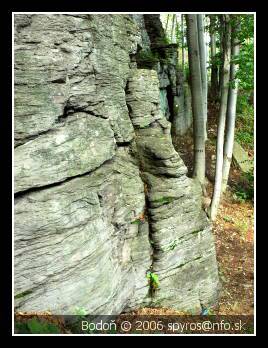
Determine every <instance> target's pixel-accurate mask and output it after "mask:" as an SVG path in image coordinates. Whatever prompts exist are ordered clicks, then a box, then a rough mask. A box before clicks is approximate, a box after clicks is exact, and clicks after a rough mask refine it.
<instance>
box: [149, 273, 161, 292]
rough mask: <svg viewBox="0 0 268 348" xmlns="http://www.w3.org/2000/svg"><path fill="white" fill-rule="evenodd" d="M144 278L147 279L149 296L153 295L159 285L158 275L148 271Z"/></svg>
mask: <svg viewBox="0 0 268 348" xmlns="http://www.w3.org/2000/svg"><path fill="white" fill-rule="evenodd" d="M146 278H147V279H148V283H149V286H150V292H151V294H154V293H155V291H156V290H157V289H158V288H159V285H160V283H159V279H158V275H157V274H155V273H153V272H150V271H149V272H147V274H146Z"/></svg>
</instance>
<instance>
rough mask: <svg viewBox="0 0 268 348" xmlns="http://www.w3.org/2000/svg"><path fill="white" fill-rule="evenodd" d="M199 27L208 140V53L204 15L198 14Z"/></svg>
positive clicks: (205, 126)
mask: <svg viewBox="0 0 268 348" xmlns="http://www.w3.org/2000/svg"><path fill="white" fill-rule="evenodd" d="M197 27H198V44H199V52H200V71H201V80H202V96H203V98H202V100H203V108H204V122H205V125H204V132H205V140H207V107H208V106H207V53H206V44H205V36H204V15H203V14H198V15H197Z"/></svg>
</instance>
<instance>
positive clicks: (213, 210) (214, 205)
mask: <svg viewBox="0 0 268 348" xmlns="http://www.w3.org/2000/svg"><path fill="white" fill-rule="evenodd" d="M223 17H224V20H223V27H224V30H223V41H222V42H223V58H224V60H223V76H222V86H221V104H220V112H219V118H218V132H217V133H218V134H217V159H216V174H215V184H214V191H213V197H212V202H211V207H210V209H209V214H210V217H211V220H212V221H213V220H215V218H216V215H217V211H218V207H219V204H220V198H221V191H222V170H223V144H224V129H225V121H226V111H227V100H228V88H229V79H230V56H231V30H230V20H229V15H223Z"/></svg>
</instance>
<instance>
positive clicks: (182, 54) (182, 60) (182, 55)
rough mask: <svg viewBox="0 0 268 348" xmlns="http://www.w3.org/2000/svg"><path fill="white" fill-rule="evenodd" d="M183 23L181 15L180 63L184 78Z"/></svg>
mask: <svg viewBox="0 0 268 348" xmlns="http://www.w3.org/2000/svg"><path fill="white" fill-rule="evenodd" d="M183 26H184V21H183V14H182V15H181V63H182V72H183V76H184V60H185V59H184V27H183Z"/></svg>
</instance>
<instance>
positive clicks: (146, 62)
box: [136, 50, 159, 69]
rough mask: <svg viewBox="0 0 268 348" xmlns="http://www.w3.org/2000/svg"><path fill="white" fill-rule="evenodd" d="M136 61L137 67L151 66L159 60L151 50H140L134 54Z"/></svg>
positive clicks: (149, 67)
mask: <svg viewBox="0 0 268 348" xmlns="http://www.w3.org/2000/svg"><path fill="white" fill-rule="evenodd" d="M136 61H137V65H138V67H139V68H148V69H151V68H153V67H154V66H155V65H156V64H157V63H158V61H159V58H158V56H157V54H156V53H154V52H152V51H149V50H147V51H144V50H141V51H139V52H138V53H137V55H136Z"/></svg>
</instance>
